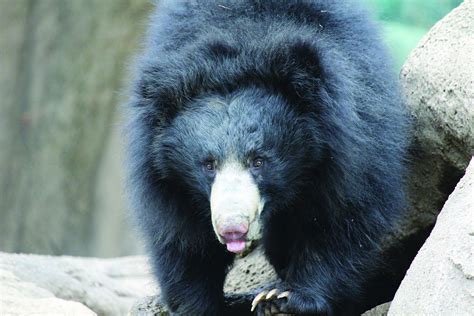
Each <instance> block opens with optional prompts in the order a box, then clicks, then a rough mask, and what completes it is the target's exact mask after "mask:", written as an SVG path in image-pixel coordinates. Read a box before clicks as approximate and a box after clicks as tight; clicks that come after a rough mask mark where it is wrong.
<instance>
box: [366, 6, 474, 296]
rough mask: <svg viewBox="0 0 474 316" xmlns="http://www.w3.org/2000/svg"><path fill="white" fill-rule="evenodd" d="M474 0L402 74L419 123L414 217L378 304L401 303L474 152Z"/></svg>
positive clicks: (391, 246)
mask: <svg viewBox="0 0 474 316" xmlns="http://www.w3.org/2000/svg"><path fill="white" fill-rule="evenodd" d="M472 34H474V1H473V0H467V1H465V2H464V3H463V4H461V5H460V6H459V7H458V8H456V9H455V10H453V11H452V12H451V13H450V14H448V15H447V16H446V17H445V18H443V19H442V20H441V21H440V22H438V23H437V24H436V25H435V26H434V27H433V28H432V29H431V30H430V31H429V32H428V34H427V35H426V36H425V37H424V38H423V39H422V40H421V41H420V43H419V44H418V46H417V47H416V48H415V49H414V50H413V52H412V53H411V55H410V56H409V58H408V60H407V61H406V63H405V65H404V66H403V69H402V71H401V78H400V79H401V85H402V88H403V91H404V94H405V99H406V105H407V107H408V109H409V111H410V113H411V115H412V118H413V123H414V124H413V139H412V146H411V155H410V158H409V161H410V166H409V167H410V168H409V171H408V174H407V184H408V185H407V191H408V198H409V202H410V207H409V209H408V212H407V215H406V216H405V217H404V218H403V219H402V221H401V222H400V225H399V226H398V229H396V230H395V233H394V234H393V235H392V236H390V237H389V238H387V240H386V243H385V244H384V245H383V247H382V249H383V251H384V256H385V258H386V261H387V262H388V264H387V266H388V267H389V269H388V270H387V271H385V273H384V272H382V273H378V274H377V275H376V278H377V279H376V280H375V281H374V283H375V284H376V286H374V287H373V289H374V291H373V293H371V294H370V296H371V297H373V301H374V302H375V303H377V302H384V301H389V300H391V299H392V298H393V295H394V293H395V291H396V289H397V288H398V286H399V284H400V282H401V280H402V279H403V277H404V276H405V273H406V270H407V269H408V267H409V266H410V263H411V262H412V260H413V258H414V257H415V256H416V254H417V252H418V250H419V249H420V248H421V246H422V245H423V243H424V241H425V240H426V238H427V237H428V236H429V234H430V231H431V229H432V228H433V226H434V223H435V221H436V216H437V215H438V214H439V212H440V211H441V208H442V206H443V204H444V203H445V201H446V200H447V198H448V196H449V194H450V193H451V192H452V191H453V190H454V187H455V186H456V184H457V183H458V182H459V180H460V179H461V177H462V175H463V174H464V171H465V169H466V167H467V165H468V163H469V160H470V159H471V156H472V155H473V153H474V54H473V53H472V52H473V51H474V37H473V36H472Z"/></svg>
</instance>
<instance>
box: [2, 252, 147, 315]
mask: <svg viewBox="0 0 474 316" xmlns="http://www.w3.org/2000/svg"><path fill="white" fill-rule="evenodd" d="M147 271H149V268H148V266H147V264H146V261H145V259H144V258H143V257H124V258H118V259H95V258H78V257H50V256H38V255H20V254H7V253H0V281H1V282H0V293H1V295H0V314H2V315H3V314H7V313H13V314H31V313H32V312H35V313H40V314H43V313H49V314H53V313H57V314H58V313H59V314H67V315H70V314H74V313H75V314H79V313H81V314H85V315H92V314H94V313H97V314H99V315H124V314H126V313H127V312H128V310H129V309H130V307H131V306H132V305H133V303H134V302H135V301H136V300H137V299H138V298H140V297H144V296H147V295H151V294H153V293H154V292H156V291H155V285H154V283H153V281H152V278H151V276H150V274H149V273H147ZM86 306H87V307H86Z"/></svg>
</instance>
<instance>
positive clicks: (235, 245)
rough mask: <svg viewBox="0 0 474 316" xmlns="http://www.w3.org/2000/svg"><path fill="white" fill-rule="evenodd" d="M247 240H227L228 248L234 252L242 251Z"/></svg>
mask: <svg viewBox="0 0 474 316" xmlns="http://www.w3.org/2000/svg"><path fill="white" fill-rule="evenodd" d="M245 243H246V241H245V240H242V239H237V240H230V241H226V246H227V250H228V251H230V252H233V253H237V254H239V253H242V252H243V251H244V250H245V248H246V247H245Z"/></svg>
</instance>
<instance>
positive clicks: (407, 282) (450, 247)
mask: <svg viewBox="0 0 474 316" xmlns="http://www.w3.org/2000/svg"><path fill="white" fill-rule="evenodd" d="M473 313H474V159H472V160H471V163H470V165H469V168H468V169H467V171H466V175H465V176H464V177H463V178H462V180H461V181H460V182H459V184H458V185H457V186H456V190H455V191H454V192H453V193H452V194H451V195H450V197H449V200H448V201H447V202H446V204H445V205H444V207H443V210H442V211H441V213H440V215H439V216H438V219H437V222H436V226H435V227H434V229H433V231H432V233H431V235H430V237H429V238H428V240H427V241H426V243H425V244H424V245H423V247H422V248H421V250H420V252H419V253H418V255H417V256H416V258H415V260H414V261H413V263H412V265H411V266H410V269H409V270H408V273H407V275H406V277H405V279H404V280H403V282H402V284H401V286H400V288H399V290H398V291H397V294H396V295H395V298H394V300H393V302H392V305H391V307H390V310H389V315H391V316H396V315H472V314H473Z"/></svg>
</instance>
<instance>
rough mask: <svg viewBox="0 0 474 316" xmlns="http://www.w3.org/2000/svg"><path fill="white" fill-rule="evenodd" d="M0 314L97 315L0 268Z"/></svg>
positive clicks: (80, 305) (79, 304)
mask: <svg viewBox="0 0 474 316" xmlns="http://www.w3.org/2000/svg"><path fill="white" fill-rule="evenodd" d="M0 293H1V295H0V314H1V315H18V314H23V315H31V314H36V315H38V314H39V315H44V314H49V315H51V314H58V315H59V314H67V315H74V314H76V315H78V314H79V315H97V314H96V313H94V312H93V311H92V310H90V309H89V308H87V307H86V306H84V305H83V304H81V303H78V302H74V301H69V300H63V299H59V298H57V297H55V296H54V295H53V294H52V293H51V292H49V291H47V290H45V289H43V288H41V287H39V286H37V285H36V284H34V283H30V282H26V281H23V280H21V279H19V278H18V277H16V276H15V275H14V274H13V273H11V272H10V271H5V270H3V269H1V268H0Z"/></svg>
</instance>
